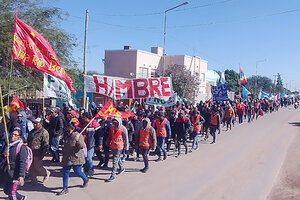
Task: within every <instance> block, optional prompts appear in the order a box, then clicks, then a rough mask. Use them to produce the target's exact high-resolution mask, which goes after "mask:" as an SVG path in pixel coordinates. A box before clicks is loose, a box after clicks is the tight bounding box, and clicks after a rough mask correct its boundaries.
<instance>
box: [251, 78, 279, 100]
mask: <svg viewBox="0 0 300 200" xmlns="http://www.w3.org/2000/svg"><path fill="white" fill-rule="evenodd" d="M274 88H275V85H274V83H273V82H272V80H271V79H270V78H268V77H266V76H259V75H258V76H251V77H249V78H248V90H249V91H250V92H251V93H252V94H254V96H255V97H258V93H259V90H260V89H262V90H263V91H264V92H267V93H272V92H274Z"/></svg>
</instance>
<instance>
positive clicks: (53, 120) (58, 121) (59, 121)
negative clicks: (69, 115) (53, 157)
mask: <svg viewBox="0 0 300 200" xmlns="http://www.w3.org/2000/svg"><path fill="white" fill-rule="evenodd" d="M63 130H64V120H63V116H62V115H59V114H58V115H57V116H56V117H52V116H51V117H50V121H49V125H48V131H49V135H50V137H56V136H60V135H62V134H63Z"/></svg>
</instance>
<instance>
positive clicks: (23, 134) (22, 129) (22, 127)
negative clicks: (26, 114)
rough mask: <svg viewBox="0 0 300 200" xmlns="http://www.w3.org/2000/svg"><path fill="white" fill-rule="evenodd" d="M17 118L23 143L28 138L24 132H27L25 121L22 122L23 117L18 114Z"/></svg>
mask: <svg viewBox="0 0 300 200" xmlns="http://www.w3.org/2000/svg"><path fill="white" fill-rule="evenodd" d="M17 117H18V118H17V123H18V125H19V127H20V129H21V134H22V137H23V138H24V140H25V141H27V138H28V132H27V131H26V130H27V120H24V119H23V115H22V114H20V113H19V114H18V115H17Z"/></svg>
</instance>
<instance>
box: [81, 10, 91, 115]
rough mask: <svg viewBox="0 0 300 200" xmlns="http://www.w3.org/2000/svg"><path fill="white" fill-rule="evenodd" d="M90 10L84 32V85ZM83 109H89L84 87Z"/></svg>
mask: <svg viewBox="0 0 300 200" xmlns="http://www.w3.org/2000/svg"><path fill="white" fill-rule="evenodd" d="M88 20H89V10H86V13H85V31H84V48H83V85H84V84H85V81H84V76H85V75H86V59H87V56H86V54H87V32H88ZM82 104H83V108H84V109H86V110H87V109H88V106H87V99H86V88H85V87H84V86H83V102H82Z"/></svg>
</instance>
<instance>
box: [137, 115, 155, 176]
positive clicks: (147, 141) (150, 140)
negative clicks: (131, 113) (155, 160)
mask: <svg viewBox="0 0 300 200" xmlns="http://www.w3.org/2000/svg"><path fill="white" fill-rule="evenodd" d="M137 140H138V141H139V148H140V150H141V154H142V156H143V160H144V164H145V167H144V168H143V169H141V172H143V173H146V172H147V171H148V170H149V161H148V154H149V151H150V148H151V149H152V150H154V149H155V148H156V133H155V130H154V128H153V127H152V126H151V122H150V119H149V118H145V119H144V120H143V126H142V127H141V128H140V130H139V135H138V138H137Z"/></svg>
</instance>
